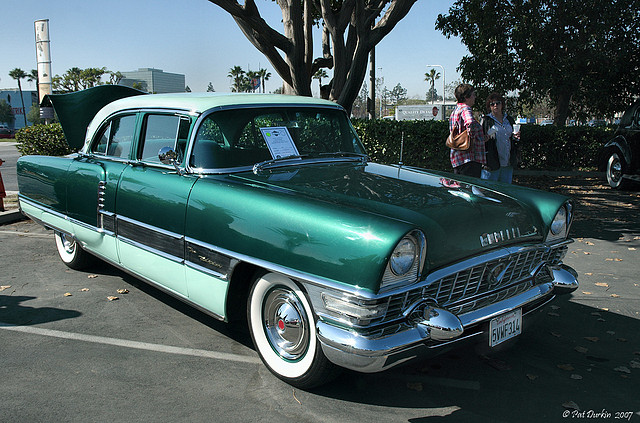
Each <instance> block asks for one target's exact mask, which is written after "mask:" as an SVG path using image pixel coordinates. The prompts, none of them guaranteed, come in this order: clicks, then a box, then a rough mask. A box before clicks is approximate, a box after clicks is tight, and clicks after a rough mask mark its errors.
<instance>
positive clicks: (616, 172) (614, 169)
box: [609, 158, 622, 181]
mask: <svg viewBox="0 0 640 423" xmlns="http://www.w3.org/2000/svg"><path fill="white" fill-rule="evenodd" d="M609 174H610V175H611V179H613V180H614V181H619V180H620V178H621V176H622V164H621V163H620V160H618V159H617V158H613V161H612V163H611V167H610V168H609Z"/></svg>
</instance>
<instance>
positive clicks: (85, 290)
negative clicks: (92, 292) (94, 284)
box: [80, 288, 89, 292]
mask: <svg viewBox="0 0 640 423" xmlns="http://www.w3.org/2000/svg"><path fill="white" fill-rule="evenodd" d="M88 291H89V288H82V289H81V290H80V292H88Z"/></svg>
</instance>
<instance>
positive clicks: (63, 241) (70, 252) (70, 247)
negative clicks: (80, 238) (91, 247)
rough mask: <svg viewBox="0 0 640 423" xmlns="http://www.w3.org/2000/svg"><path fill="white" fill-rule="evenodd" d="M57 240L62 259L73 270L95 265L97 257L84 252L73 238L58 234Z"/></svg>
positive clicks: (56, 234)
mask: <svg viewBox="0 0 640 423" xmlns="http://www.w3.org/2000/svg"><path fill="white" fill-rule="evenodd" d="M55 238H56V248H57V249H58V255H59V256H60V259H61V260H62V262H63V263H64V264H66V265H67V266H68V267H70V268H71V269H75V270H82V269H86V268H87V267H89V266H90V265H91V264H93V263H95V260H96V259H95V257H94V256H92V255H91V254H89V253H87V252H86V251H85V250H83V249H82V247H81V246H80V244H79V243H78V242H77V241H76V240H75V239H73V238H72V237H71V236H69V235H66V234H63V233H61V232H56V233H55Z"/></svg>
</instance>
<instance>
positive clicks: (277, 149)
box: [260, 126, 300, 159]
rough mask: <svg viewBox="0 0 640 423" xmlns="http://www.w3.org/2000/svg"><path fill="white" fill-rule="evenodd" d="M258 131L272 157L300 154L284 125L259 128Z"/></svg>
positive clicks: (278, 157)
mask: <svg viewBox="0 0 640 423" xmlns="http://www.w3.org/2000/svg"><path fill="white" fill-rule="evenodd" d="M260 132H262V137H263V138H264V141H265V142H266V143H267V146H268V147H269V151H270V152H271V157H273V158H274V159H280V158H283V157H289V156H297V155H299V154H300V153H298V149H297V148H296V145H295V144H294V143H293V139H292V138H291V134H290V133H289V130H288V129H287V128H286V127H285V126H273V127H270V128H260Z"/></svg>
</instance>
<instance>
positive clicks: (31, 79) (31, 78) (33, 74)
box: [27, 69, 40, 90]
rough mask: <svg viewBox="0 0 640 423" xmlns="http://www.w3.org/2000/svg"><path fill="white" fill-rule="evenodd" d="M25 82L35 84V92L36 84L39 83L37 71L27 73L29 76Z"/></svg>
mask: <svg viewBox="0 0 640 423" xmlns="http://www.w3.org/2000/svg"><path fill="white" fill-rule="evenodd" d="M27 81H29V82H35V84H36V90H38V84H39V83H40V82H39V78H38V70H37V69H31V72H29V74H28V75H27Z"/></svg>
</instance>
